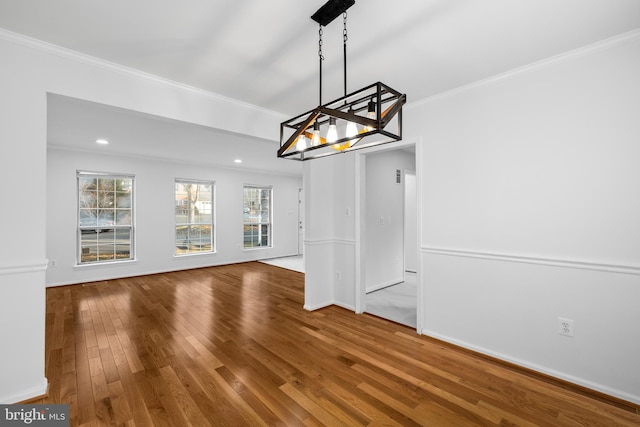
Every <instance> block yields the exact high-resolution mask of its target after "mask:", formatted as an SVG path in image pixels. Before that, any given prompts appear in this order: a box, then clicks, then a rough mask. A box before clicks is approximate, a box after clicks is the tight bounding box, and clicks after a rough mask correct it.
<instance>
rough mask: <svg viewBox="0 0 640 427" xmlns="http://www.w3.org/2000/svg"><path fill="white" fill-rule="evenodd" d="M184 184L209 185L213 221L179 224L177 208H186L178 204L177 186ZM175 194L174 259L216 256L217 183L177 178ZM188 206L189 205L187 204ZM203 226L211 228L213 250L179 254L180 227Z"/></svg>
mask: <svg viewBox="0 0 640 427" xmlns="http://www.w3.org/2000/svg"><path fill="white" fill-rule="evenodd" d="M184 184H197V185H209V186H210V187H211V214H210V215H211V221H210V222H208V223H201V222H198V223H189V222H185V223H179V222H178V213H177V209H176V208H177V207H178V206H185V204H184V203H182V202H183V201H180V204H178V191H177V186H178V185H184ZM173 189H174V191H173V194H174V214H173V220H174V229H173V231H174V233H173V237H174V239H173V242H174V251H173V256H174V257H184V256H194V255H207V254H215V253H216V240H217V239H216V232H217V227H216V226H215V225H216V185H215V181H213V180H205V179H190V178H175V179H174V186H173ZM198 202H199V201H198V200H196V201H195V203H198ZM187 206H188V203H187ZM185 225H186V226H187V227H189V226H201V225H208V226H210V227H211V238H210V246H211V249H208V250H199V251H195V250H193V251H187V252H178V244H177V242H178V227H179V226H185Z"/></svg>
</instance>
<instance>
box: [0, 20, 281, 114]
mask: <svg viewBox="0 0 640 427" xmlns="http://www.w3.org/2000/svg"><path fill="white" fill-rule="evenodd" d="M0 40H5V41H7V42H10V43H14V44H18V45H21V46H24V47H27V48H30V49H34V50H38V51H40V52H44V53H47V54H51V55H55V56H58V57H60V58H63V59H68V60H71V61H75V62H79V63H81V64H85V65H90V66H94V67H98V68H103V69H106V70H109V71H115V72H118V73H122V74H128V75H130V76H133V77H137V78H141V79H144V80H148V81H150V82H153V83H159V84H161V85H165V86H168V87H172V88H175V89H180V90H184V91H187V92H191V93H194V94H196V95H199V96H203V97H205V98H211V99H214V100H216V101H221V102H227V103H230V104H234V105H237V106H239V107H242V108H248V109H251V110H254V111H258V112H260V113H263V114H268V115H270V116H273V117H275V118H276V119H277V120H278V121H284V120H285V119H287V118H288V116H287V115H286V114H282V113H279V112H277V111H273V110H269V109H267V108H264V107H259V106H257V105H253V104H249V103H247V102H243V101H239V100H237V99H234V98H229V97H227V96H224V95H219V94H217V93H214V92H210V91H207V90H204V89H200V88H197V87H195V86H190V85H187V84H184V83H180V82H177V81H175V80H170V79H167V78H165V77H160V76H157V75H155V74H151V73H146V72H144V71H140V70H137V69H135V68H131V67H127V66H125V65H121V64H117V63H115V62H111V61H107V60H105V59H101V58H98V57H95V56H91V55H87V54H84V53H81V52H77V51H75V50H71V49H67V48H65V47H62V46H58V45H55V44H52V43H49V42H45V41H42V40H38V39H35V38H33V37H29V36H25V35H23V34H19V33H14V32H12V31H9V30H6V29H4V28H0Z"/></svg>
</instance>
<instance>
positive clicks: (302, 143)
mask: <svg viewBox="0 0 640 427" xmlns="http://www.w3.org/2000/svg"><path fill="white" fill-rule="evenodd" d="M305 148H307V138H305V137H304V132H303V133H301V134H300V136H299V137H298V142H297V143H296V150H298V151H302V150H304V149H305Z"/></svg>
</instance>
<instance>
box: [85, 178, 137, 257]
mask: <svg viewBox="0 0 640 427" xmlns="http://www.w3.org/2000/svg"><path fill="white" fill-rule="evenodd" d="M77 181H78V236H79V237H78V263H79V264H89V263H98V262H110V261H122V260H130V259H133V176H127V175H110V174H95V173H89V172H80V171H79V172H78V173H77Z"/></svg>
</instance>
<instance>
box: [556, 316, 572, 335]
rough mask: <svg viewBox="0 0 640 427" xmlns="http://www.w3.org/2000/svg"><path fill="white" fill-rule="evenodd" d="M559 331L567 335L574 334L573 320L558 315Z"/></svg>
mask: <svg viewBox="0 0 640 427" xmlns="http://www.w3.org/2000/svg"><path fill="white" fill-rule="evenodd" d="M558 333H559V334H560V335H564V336H567V337H572V336H573V320H571V319H565V318H564V317H558Z"/></svg>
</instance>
